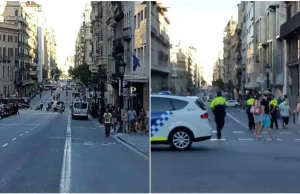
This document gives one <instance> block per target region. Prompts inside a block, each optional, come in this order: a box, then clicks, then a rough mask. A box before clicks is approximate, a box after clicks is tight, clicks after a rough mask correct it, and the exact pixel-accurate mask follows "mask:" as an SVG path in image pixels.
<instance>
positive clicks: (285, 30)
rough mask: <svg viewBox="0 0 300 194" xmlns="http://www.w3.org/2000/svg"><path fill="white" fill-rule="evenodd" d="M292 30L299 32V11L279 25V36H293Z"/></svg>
mask: <svg viewBox="0 0 300 194" xmlns="http://www.w3.org/2000/svg"><path fill="white" fill-rule="evenodd" d="M293 32H297V33H300V11H299V12H298V13H296V14H295V15H294V16H293V17H292V18H291V19H289V20H287V21H286V22H285V23H284V24H282V25H281V26H280V36H281V37H282V38H287V37H288V36H293V35H294V34H293ZM294 36H295V35H294Z"/></svg>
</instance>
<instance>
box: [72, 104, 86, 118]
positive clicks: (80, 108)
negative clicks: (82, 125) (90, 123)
mask: <svg viewBox="0 0 300 194" xmlns="http://www.w3.org/2000/svg"><path fill="white" fill-rule="evenodd" d="M88 109H89V106H88V103H87V102H86V101H82V100H76V101H75V102H74V103H73V107H72V111H71V113H72V119H74V118H75V117H84V118H85V119H86V120H88V117H89V115H88V114H89V113H88Z"/></svg>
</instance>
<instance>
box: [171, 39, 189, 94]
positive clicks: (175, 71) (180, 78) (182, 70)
mask: <svg viewBox="0 0 300 194" xmlns="http://www.w3.org/2000/svg"><path fill="white" fill-rule="evenodd" d="M170 53H171V59H170V60H171V61H170V62H171V66H172V74H171V92H172V93H174V94H186V93H187V90H186V86H187V77H188V65H187V60H186V58H187V57H186V54H185V53H184V52H183V51H182V49H181V48H180V43H179V44H178V45H176V46H174V48H172V49H171V51H170Z"/></svg>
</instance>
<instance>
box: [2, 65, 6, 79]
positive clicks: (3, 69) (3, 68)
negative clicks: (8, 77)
mask: <svg viewBox="0 0 300 194" xmlns="http://www.w3.org/2000/svg"><path fill="white" fill-rule="evenodd" d="M2 72H3V78H5V73H4V72H5V66H3V67H2Z"/></svg>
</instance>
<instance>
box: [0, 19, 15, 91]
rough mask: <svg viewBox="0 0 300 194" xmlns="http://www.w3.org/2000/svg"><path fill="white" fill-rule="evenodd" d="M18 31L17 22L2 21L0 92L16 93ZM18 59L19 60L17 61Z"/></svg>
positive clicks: (0, 35)
mask: <svg viewBox="0 0 300 194" xmlns="http://www.w3.org/2000/svg"><path fill="white" fill-rule="evenodd" d="M18 33H19V28H18V26H17V25H16V24H10V23H6V22H0V65H1V68H0V93H1V96H3V95H5V96H8V95H14V94H15V84H14V83H15V81H16V80H15V77H16V76H15V72H16V62H18V58H17V56H18ZM16 60H17V61H16Z"/></svg>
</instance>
